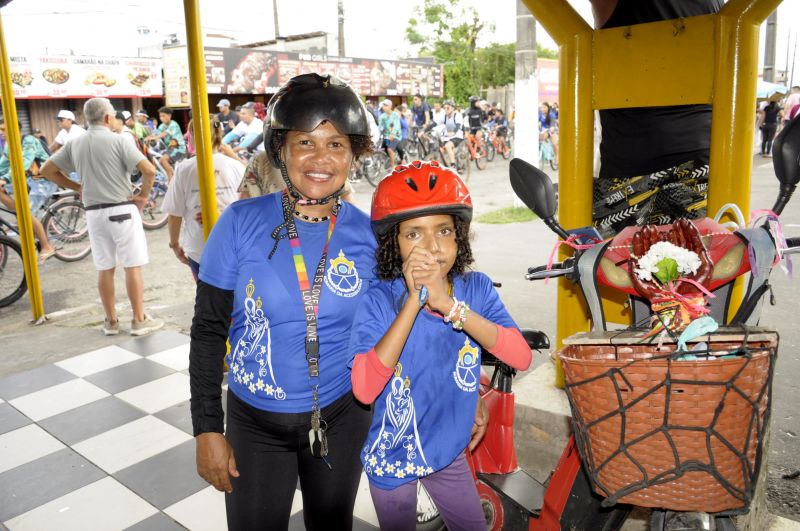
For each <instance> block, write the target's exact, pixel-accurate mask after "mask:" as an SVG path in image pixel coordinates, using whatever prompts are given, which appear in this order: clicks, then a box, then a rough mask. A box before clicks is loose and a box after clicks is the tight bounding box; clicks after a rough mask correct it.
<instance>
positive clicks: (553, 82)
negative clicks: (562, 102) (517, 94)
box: [536, 59, 558, 103]
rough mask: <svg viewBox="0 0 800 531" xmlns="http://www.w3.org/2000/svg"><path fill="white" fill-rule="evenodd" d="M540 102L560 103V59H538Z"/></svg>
mask: <svg viewBox="0 0 800 531" xmlns="http://www.w3.org/2000/svg"><path fill="white" fill-rule="evenodd" d="M536 70H537V72H536V79H538V80H539V103H544V102H547V103H558V59H537V60H536Z"/></svg>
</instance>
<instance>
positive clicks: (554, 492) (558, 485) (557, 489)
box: [528, 437, 581, 531]
mask: <svg viewBox="0 0 800 531" xmlns="http://www.w3.org/2000/svg"><path fill="white" fill-rule="evenodd" d="M580 469H581V457H580V455H579V454H578V447H577V445H576V444H575V437H570V438H569V442H567V446H566V447H565V448H564V453H562V454H561V458H560V459H559V460H558V465H556V469H555V470H554V471H553V475H552V476H551V477H550V481H549V482H548V484H547V491H546V492H545V495H544V506H543V507H542V512H541V513H540V515H539V518H531V522H530V527H528V529H529V530H530V531H534V530H535V531H558V530H559V529H560V528H561V523H560V522H561V515H562V513H563V512H564V507H566V505H567V501H568V500H569V493H570V491H571V490H572V484H573V483H574V482H575V477H576V476H577V475H578V472H580Z"/></svg>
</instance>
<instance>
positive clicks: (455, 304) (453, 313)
mask: <svg viewBox="0 0 800 531" xmlns="http://www.w3.org/2000/svg"><path fill="white" fill-rule="evenodd" d="M458 305H459V301H458V299H456V298H455V297H453V305H452V306H451V307H450V312H448V314H447V315H445V316H444V322H445V323H449V322H450V321H452V320H453V319H454V318H455V316H456V313H457V312H458Z"/></svg>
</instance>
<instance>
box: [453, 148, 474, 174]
mask: <svg viewBox="0 0 800 531" xmlns="http://www.w3.org/2000/svg"><path fill="white" fill-rule="evenodd" d="M469 161H470V155H469V150H468V149H467V146H466V145H465V144H464V142H462V143H461V144H459V145H458V147H457V148H456V171H457V172H458V174H459V175H460V176H461V178H462V179H464V180H465V181H469V178H470V175H471V173H472V171H471V170H472V166H471V165H470V163H469Z"/></svg>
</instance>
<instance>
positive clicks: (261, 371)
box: [228, 278, 286, 400]
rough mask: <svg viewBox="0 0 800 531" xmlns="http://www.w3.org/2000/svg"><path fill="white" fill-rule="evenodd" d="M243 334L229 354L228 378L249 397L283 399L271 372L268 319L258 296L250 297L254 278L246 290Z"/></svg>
mask: <svg viewBox="0 0 800 531" xmlns="http://www.w3.org/2000/svg"><path fill="white" fill-rule="evenodd" d="M244 291H245V294H246V295H247V297H246V298H245V299H244V315H245V317H244V332H243V333H242V336H241V337H240V338H239V340H238V341H237V342H236V345H234V346H233V349H232V351H231V353H230V354H229V355H228V366H229V367H230V375H229V378H232V379H233V382H234V383H235V384H238V385H240V386H241V387H242V388H244V389H246V390H247V391H249V392H250V393H251V394H252V395H255V396H259V397H261V398H268V399H272V400H286V392H285V391H284V390H283V388H282V387H281V386H280V385H278V382H277V379H276V377H275V373H274V372H273V370H272V335H271V333H270V329H269V319H267V316H266V315H264V310H262V309H261V306H262V301H261V297H258V298H257V299H254V298H253V295H254V294H255V291H256V285H255V283H254V282H253V279H252V278H251V279H250V282H249V283H248V284H247V286H246V287H245V290H244Z"/></svg>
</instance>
